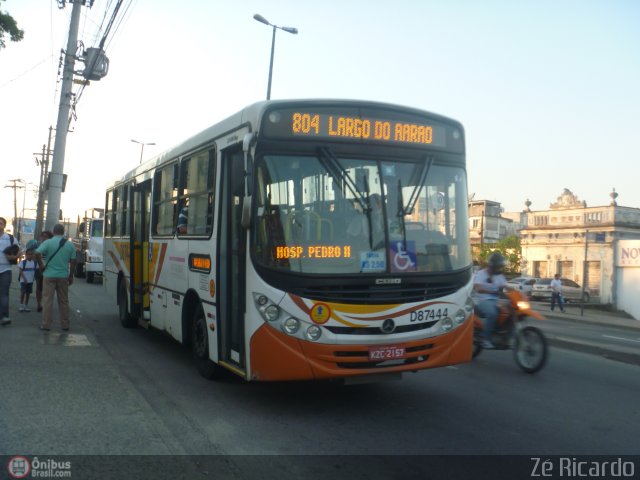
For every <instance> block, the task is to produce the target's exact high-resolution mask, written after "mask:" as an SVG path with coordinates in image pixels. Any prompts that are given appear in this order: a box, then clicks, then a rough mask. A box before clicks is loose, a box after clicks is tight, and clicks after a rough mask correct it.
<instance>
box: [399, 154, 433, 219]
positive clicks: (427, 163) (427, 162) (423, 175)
mask: <svg viewBox="0 0 640 480" xmlns="http://www.w3.org/2000/svg"><path fill="white" fill-rule="evenodd" d="M432 164H433V157H431V156H427V157H426V158H425V159H424V163H423V164H422V169H421V170H420V173H419V177H420V178H419V181H418V183H416V186H415V187H413V191H412V192H411V196H410V197H409V203H407V206H406V207H405V206H404V203H403V202H400V209H399V212H398V216H402V217H404V216H406V215H409V214H411V213H413V209H414V208H415V206H416V203H417V202H418V198H419V197H420V192H422V189H423V188H424V184H425V180H426V179H427V175H428V174H429V170H430V169H431V165H432Z"/></svg>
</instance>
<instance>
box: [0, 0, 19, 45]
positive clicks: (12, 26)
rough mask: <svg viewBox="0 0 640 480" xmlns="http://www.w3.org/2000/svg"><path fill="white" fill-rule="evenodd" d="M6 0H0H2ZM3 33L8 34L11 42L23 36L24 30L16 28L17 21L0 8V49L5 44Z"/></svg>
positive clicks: (0, 0) (17, 40)
mask: <svg viewBox="0 0 640 480" xmlns="http://www.w3.org/2000/svg"><path fill="white" fill-rule="evenodd" d="M4 1H6V0H0V2H4ZM5 34H8V35H9V38H10V39H11V41H12V42H19V41H20V40H22V39H23V38H24V30H21V29H19V28H18V23H17V22H16V21H15V19H14V18H13V17H12V16H11V15H9V13H8V12H3V11H2V10H0V49H2V48H4V47H5V46H6V43H5V41H4V36H5Z"/></svg>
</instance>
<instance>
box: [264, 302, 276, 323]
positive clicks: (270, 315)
mask: <svg viewBox="0 0 640 480" xmlns="http://www.w3.org/2000/svg"><path fill="white" fill-rule="evenodd" d="M279 316H280V309H279V308H278V307H276V306H275V305H273V304H271V305H269V306H268V307H267V308H265V309H264V318H266V319H267V320H268V321H270V322H273V321H275V320H277V319H278V317H279Z"/></svg>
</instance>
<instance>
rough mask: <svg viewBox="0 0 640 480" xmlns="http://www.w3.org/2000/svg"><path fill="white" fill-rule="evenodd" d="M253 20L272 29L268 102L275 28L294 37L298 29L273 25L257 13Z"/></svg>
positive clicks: (269, 91)
mask: <svg viewBox="0 0 640 480" xmlns="http://www.w3.org/2000/svg"><path fill="white" fill-rule="evenodd" d="M253 18H254V19H255V20H257V21H259V22H260V23H264V24H265V25H268V26H270V27H273V35H272V36H271V61H270V62H269V84H268V86H267V100H269V99H270V98H271V74H272V73H273V50H274V48H275V45H276V28H279V29H280V30H284V31H285V32H289V33H293V34H294V35H297V34H298V29H297V28H293V27H279V26H277V25H274V24H273V23H269V21H268V20H267V19H266V18H264V17H263V16H262V15H260V14H258V13H256V14H255V15H254V16H253Z"/></svg>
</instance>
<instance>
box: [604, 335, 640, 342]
mask: <svg viewBox="0 0 640 480" xmlns="http://www.w3.org/2000/svg"><path fill="white" fill-rule="evenodd" d="M602 336H603V337H605V338H613V339H615V340H626V341H627V342H636V343H640V340H634V339H633V338H623V337H614V336H613V335H602Z"/></svg>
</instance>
